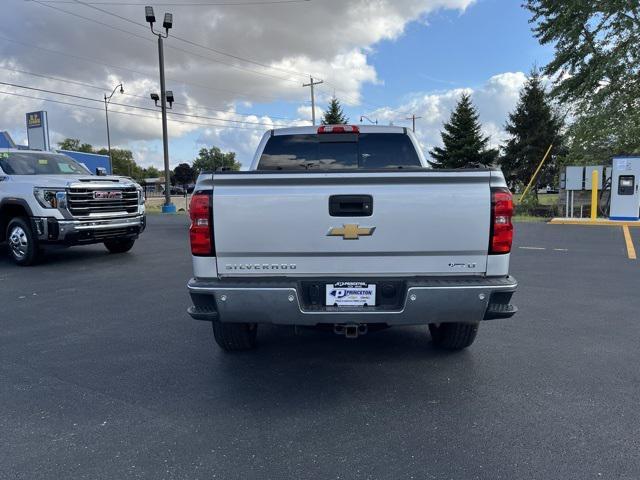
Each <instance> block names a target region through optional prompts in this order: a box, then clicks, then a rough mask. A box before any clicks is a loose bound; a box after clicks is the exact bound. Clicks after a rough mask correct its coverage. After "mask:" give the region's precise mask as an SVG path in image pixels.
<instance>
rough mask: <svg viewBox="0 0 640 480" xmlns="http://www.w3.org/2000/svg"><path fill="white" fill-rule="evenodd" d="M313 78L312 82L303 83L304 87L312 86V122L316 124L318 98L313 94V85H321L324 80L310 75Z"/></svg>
mask: <svg viewBox="0 0 640 480" xmlns="http://www.w3.org/2000/svg"><path fill="white" fill-rule="evenodd" d="M309 78H310V79H311V82H310V83H303V84H302V86H303V87H311V124H312V125H315V124H316V98H315V95H314V94H313V87H314V86H315V85H320V84H321V83H324V82H323V81H322V80H318V81H317V82H314V81H313V77H309Z"/></svg>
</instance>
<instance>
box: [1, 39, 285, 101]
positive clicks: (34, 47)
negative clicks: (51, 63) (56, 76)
mask: <svg viewBox="0 0 640 480" xmlns="http://www.w3.org/2000/svg"><path fill="white" fill-rule="evenodd" d="M0 39H1V40H4V41H6V42H10V43H15V44H18V45H22V46H25V47H29V48H33V49H35V50H41V51H43V52H47V53H53V54H56V55H61V56H65V57H69V58H74V59H76V60H81V61H83V62H88V63H93V64H95V65H101V66H103V67H109V68H113V69H116V70H122V71H125V72H129V73H133V74H135V75H139V76H141V77H144V78H145V79H147V78H149V74H147V73H144V72H141V71H139V70H134V69H132V68H128V67H122V66H118V65H113V64H110V63H106V62H102V61H98V60H94V59H92V58H87V57H82V56H80V55H74V54H72V53H67V52H61V51H59V50H53V49H50V48H44V47H39V46H37V45H32V44H30V43H26V42H22V41H19V40H14V39H11V38H7V37H5V36H3V35H0ZM167 80H171V81H172V82H176V83H178V84H182V85H189V86H190V87H194V88H201V89H203V90H210V91H212V92H224V93H229V94H233V95H239V96H241V97H248V95H247V94H245V93H242V92H237V91H234V90H228V89H221V88H213V87H209V86H206V85H200V84H198V83H192V82H185V81H183V80H179V79H176V78H170V77H167ZM267 98H269V97H267ZM270 98H271V99H272V100H276V98H275V97H270Z"/></svg>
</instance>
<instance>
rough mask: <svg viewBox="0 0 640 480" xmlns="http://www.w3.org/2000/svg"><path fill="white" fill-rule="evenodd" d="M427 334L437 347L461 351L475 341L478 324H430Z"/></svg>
mask: <svg viewBox="0 0 640 480" xmlns="http://www.w3.org/2000/svg"><path fill="white" fill-rule="evenodd" d="M429 332H430V333H431V340H432V341H433V343H434V344H435V345H436V346H437V347H440V348H445V349H447V350H462V349H463V348H467V347H468V346H469V345H471V344H472V343H473V341H474V340H475V339H476V335H477V334H478V323H430V324H429Z"/></svg>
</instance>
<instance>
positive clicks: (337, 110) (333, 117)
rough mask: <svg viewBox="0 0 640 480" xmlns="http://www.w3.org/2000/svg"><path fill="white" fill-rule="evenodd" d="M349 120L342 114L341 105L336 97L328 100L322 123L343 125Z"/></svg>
mask: <svg viewBox="0 0 640 480" xmlns="http://www.w3.org/2000/svg"><path fill="white" fill-rule="evenodd" d="M348 122H349V119H348V118H347V117H345V116H344V112H343V111H342V106H341V105H340V102H339V101H338V99H337V98H336V97H333V98H332V99H331V101H330V102H329V108H328V109H327V111H326V112H324V117H323V118H322V124H323V125H344V124H346V123H348Z"/></svg>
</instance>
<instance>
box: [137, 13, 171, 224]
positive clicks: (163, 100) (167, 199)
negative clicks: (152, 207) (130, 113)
mask: <svg viewBox="0 0 640 480" xmlns="http://www.w3.org/2000/svg"><path fill="white" fill-rule="evenodd" d="M144 15H145V18H146V21H147V23H149V25H150V26H151V33H153V34H154V35H155V36H157V37H158V60H159V63H160V95H159V97H160V98H157V97H158V95H157V94H151V99H152V100H154V101H155V102H156V105H157V101H158V100H160V108H161V109H162V146H163V150H164V205H163V206H162V212H163V213H174V212H175V211H176V206H175V205H174V204H172V203H171V184H170V177H171V175H170V172H169V138H168V134H167V100H168V99H167V94H169V93H171V92H167V90H166V88H165V82H164V49H163V45H162V41H163V39H165V38H167V37H168V36H169V29H170V28H171V27H173V15H172V14H171V13H165V14H164V21H163V22H162V28H164V30H165V33H162V32H156V31H155V30H154V29H153V24H154V23H155V22H156V16H155V14H154V13H153V7H150V6H147V7H144ZM170 103H173V93H171V100H170Z"/></svg>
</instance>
